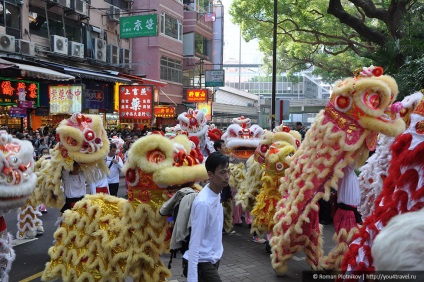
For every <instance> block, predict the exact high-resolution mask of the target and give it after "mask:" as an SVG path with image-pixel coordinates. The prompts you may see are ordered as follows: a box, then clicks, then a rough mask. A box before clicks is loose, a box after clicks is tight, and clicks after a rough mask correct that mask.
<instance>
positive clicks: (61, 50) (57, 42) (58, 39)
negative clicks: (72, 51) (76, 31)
mask: <svg viewBox="0 0 424 282" xmlns="http://www.w3.org/2000/svg"><path fill="white" fill-rule="evenodd" d="M50 42H51V45H52V46H51V50H52V52H54V53H57V54H62V55H68V38H66V37H62V36H59V35H52V36H51V40H50Z"/></svg>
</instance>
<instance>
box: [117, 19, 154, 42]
mask: <svg viewBox="0 0 424 282" xmlns="http://www.w3.org/2000/svg"><path fill="white" fill-rule="evenodd" d="M119 25H120V32H121V33H120V37H121V38H134V37H147V36H157V34H158V32H157V26H158V16H157V14H149V15H139V16H131V17H121V18H120V19H119Z"/></svg>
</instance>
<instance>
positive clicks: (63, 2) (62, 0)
mask: <svg viewBox="0 0 424 282" xmlns="http://www.w3.org/2000/svg"><path fill="white" fill-rule="evenodd" d="M52 2H55V3H57V4H59V6H62V7H64V8H71V0H53V1H52Z"/></svg>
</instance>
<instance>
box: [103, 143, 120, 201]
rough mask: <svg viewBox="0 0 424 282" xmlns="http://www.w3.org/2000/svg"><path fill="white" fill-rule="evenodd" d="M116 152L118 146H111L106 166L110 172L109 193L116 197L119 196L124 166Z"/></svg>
mask: <svg viewBox="0 0 424 282" xmlns="http://www.w3.org/2000/svg"><path fill="white" fill-rule="evenodd" d="M116 150H117V147H116V144H113V143H112V144H110V150H109V154H108V155H107V156H106V165H107V167H108V168H109V170H110V172H109V174H108V176H107V182H108V184H109V193H110V195H112V196H115V197H116V196H118V188H119V174H120V172H121V168H122V167H123V166H124V163H123V162H122V159H121V158H120V157H119V156H118V155H117V154H116Z"/></svg>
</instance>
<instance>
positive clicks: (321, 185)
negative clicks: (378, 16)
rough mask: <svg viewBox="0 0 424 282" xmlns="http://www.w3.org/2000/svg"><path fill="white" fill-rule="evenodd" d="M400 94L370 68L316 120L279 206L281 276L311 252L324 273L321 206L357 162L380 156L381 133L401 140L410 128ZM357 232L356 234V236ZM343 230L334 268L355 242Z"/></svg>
mask: <svg viewBox="0 0 424 282" xmlns="http://www.w3.org/2000/svg"><path fill="white" fill-rule="evenodd" d="M397 94H398V88H397V84H396V82H395V80H394V79H393V78H392V77H390V76H387V75H383V70H382V68H380V67H373V66H371V67H369V68H364V69H363V70H361V71H357V72H356V73H355V77H353V78H346V79H344V80H342V81H338V82H336V83H335V87H334V92H333V93H332V95H331V97H330V101H329V102H328V104H327V106H326V107H325V109H324V110H323V111H321V112H320V113H319V114H318V116H317V117H316V119H315V122H314V124H313V125H312V127H311V129H310V130H309V131H308V132H307V134H306V137H305V140H304V141H303V143H302V145H301V146H300V148H299V149H298V150H297V151H296V153H295V154H294V156H293V160H292V162H291V163H290V167H289V168H288V169H287V170H286V177H287V181H285V182H283V183H282V184H281V186H280V192H281V194H282V195H283V198H282V199H281V200H280V201H279V202H278V204H277V212H276V214H275V216H274V221H275V222H276V224H275V226H274V229H273V234H274V236H273V237H272V238H271V241H270V245H271V247H272V255H271V257H272V266H273V268H274V270H275V271H276V272H277V274H279V275H283V274H284V273H285V272H286V270H287V261H288V260H290V259H291V258H292V256H293V255H294V254H295V253H296V252H298V251H302V250H304V251H305V254H306V260H307V262H308V263H309V264H310V265H311V267H312V269H315V270H316V269H319V268H320V259H321V258H322V255H323V250H322V226H320V225H319V220H318V210H319V206H318V200H319V199H321V198H323V199H324V200H328V199H329V197H330V188H334V189H337V184H338V181H339V179H341V178H342V177H343V176H344V175H343V172H342V171H343V169H344V168H345V167H347V166H351V165H352V164H353V163H355V162H356V164H358V165H362V164H363V163H364V162H365V160H366V158H367V157H368V153H369V150H374V148H375V146H376V143H377V134H378V133H379V132H381V133H384V134H386V135H388V136H396V135H398V134H400V133H401V132H403V130H404V129H405V123H404V122H403V120H401V119H400V118H399V117H398V113H397V111H398V110H400V109H398V108H397V107H394V108H392V107H391V104H392V103H393V102H394V101H395V99H396V96H397ZM351 232H355V230H351ZM351 232H349V234H347V233H346V231H345V230H344V232H343V229H342V231H341V233H343V234H341V235H339V237H338V241H339V242H338V243H339V244H338V245H337V248H339V249H337V250H335V251H334V253H335V254H334V255H333V256H331V258H332V260H331V261H329V262H328V264H334V263H336V261H337V259H333V258H337V257H338V254H341V256H343V254H344V250H343V245H344V246H347V245H346V243H343V241H344V242H346V241H349V236H351Z"/></svg>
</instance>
